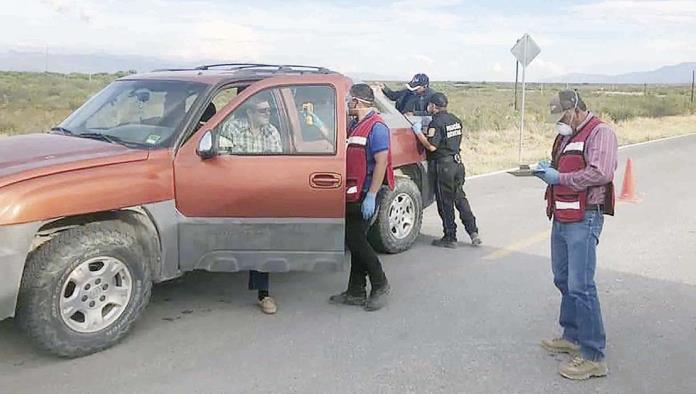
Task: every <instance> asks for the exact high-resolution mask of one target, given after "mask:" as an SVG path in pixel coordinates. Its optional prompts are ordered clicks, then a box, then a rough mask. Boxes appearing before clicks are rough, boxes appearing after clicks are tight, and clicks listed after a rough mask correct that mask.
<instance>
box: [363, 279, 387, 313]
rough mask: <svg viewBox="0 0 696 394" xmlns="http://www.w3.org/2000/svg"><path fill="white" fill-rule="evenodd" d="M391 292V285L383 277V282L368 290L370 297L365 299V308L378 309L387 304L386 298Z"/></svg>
mask: <svg viewBox="0 0 696 394" xmlns="http://www.w3.org/2000/svg"><path fill="white" fill-rule="evenodd" d="M390 292H391V286H389V281H388V280H387V279H386V278H385V279H384V283H383V284H382V285H381V286H380V287H377V288H372V291H370V298H368V299H367V303H366V304H365V310H366V311H369V312H372V311H376V310H380V309H382V308H384V307H385V306H386V305H387V298H388V296H389V293H390Z"/></svg>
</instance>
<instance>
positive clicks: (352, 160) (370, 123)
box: [346, 112, 394, 202]
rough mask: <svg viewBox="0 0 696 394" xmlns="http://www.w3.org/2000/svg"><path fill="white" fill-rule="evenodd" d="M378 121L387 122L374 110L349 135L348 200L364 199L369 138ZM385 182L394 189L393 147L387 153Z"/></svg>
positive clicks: (347, 162)
mask: <svg viewBox="0 0 696 394" xmlns="http://www.w3.org/2000/svg"><path fill="white" fill-rule="evenodd" d="M377 123H382V124H385V123H384V121H383V120H382V117H381V116H379V114H377V113H376V112H373V113H372V114H369V115H368V116H367V117H365V118H364V119H362V120H361V121H360V122H358V124H357V125H356V126H355V127H354V128H353V131H352V132H351V133H350V135H349V136H348V151H347V153H346V202H359V201H362V199H363V186H364V185H365V179H367V155H368V152H367V139H368V137H369V136H370V133H371V132H372V127H374V125H375V124H377ZM390 145H391V144H390ZM384 184H385V185H387V186H389V189H394V169H393V168H392V158H391V147H390V148H389V151H388V153H387V173H386V174H385V176H384ZM368 186H369V185H368Z"/></svg>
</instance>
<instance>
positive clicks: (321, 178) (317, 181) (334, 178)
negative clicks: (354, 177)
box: [309, 172, 341, 189]
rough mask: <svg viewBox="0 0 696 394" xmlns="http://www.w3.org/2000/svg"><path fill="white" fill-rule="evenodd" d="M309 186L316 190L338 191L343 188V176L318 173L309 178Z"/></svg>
mask: <svg viewBox="0 0 696 394" xmlns="http://www.w3.org/2000/svg"><path fill="white" fill-rule="evenodd" d="M309 184H310V185H311V186H312V187H313V188H315V189H336V188H339V187H340V186H341V175H339V174H334V173H331V172H317V173H314V174H312V175H311V176H310V177H309Z"/></svg>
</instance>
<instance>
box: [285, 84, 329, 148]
mask: <svg viewBox="0 0 696 394" xmlns="http://www.w3.org/2000/svg"><path fill="white" fill-rule="evenodd" d="M283 93H284V94H283V98H284V99H285V101H286V105H287V113H288V118H289V119H290V124H291V126H292V135H291V139H292V146H293V148H294V152H293V153H294V154H334V153H335V151H336V91H335V90H334V89H333V87H331V86H326V85H298V86H292V87H288V88H284V89H283Z"/></svg>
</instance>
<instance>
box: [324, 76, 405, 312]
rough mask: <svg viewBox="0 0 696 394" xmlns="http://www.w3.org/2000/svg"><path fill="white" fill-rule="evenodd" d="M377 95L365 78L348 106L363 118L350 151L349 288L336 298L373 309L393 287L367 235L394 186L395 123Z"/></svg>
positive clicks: (353, 91) (353, 130)
mask: <svg viewBox="0 0 696 394" xmlns="http://www.w3.org/2000/svg"><path fill="white" fill-rule="evenodd" d="M374 100H375V97H374V93H373V91H372V88H370V86H368V85H366V84H362V83H361V84H355V85H353V86H352V87H351V89H350V96H349V97H348V109H349V113H350V115H353V116H355V117H357V122H356V123H355V124H354V125H352V126H351V127H350V129H349V131H348V150H347V154H346V202H347V205H346V244H347V246H348V249H349V250H350V253H351V268H350V278H349V280H348V289H347V290H346V291H344V292H343V293H341V294H337V295H334V296H331V298H330V302H332V303H334V304H346V305H359V306H363V307H364V308H365V310H368V311H375V310H378V309H381V308H382V307H384V306H385V305H386V302H387V295H388V294H389V290H390V287H389V282H388V281H387V277H386V275H385V274H384V270H383V269H382V263H381V262H380V261H379V257H378V256H377V253H376V252H375V251H374V249H373V248H372V246H371V245H370V243H369V242H368V240H367V230H368V229H369V227H370V223H371V221H372V220H371V219H372V218H373V216H374V215H375V214H376V213H377V211H378V206H377V193H378V192H379V190H380V189H381V188H382V187H383V186H385V185H386V186H387V187H389V188H393V187H394V171H393V169H392V165H391V151H390V141H389V128H388V127H387V126H386V124H385V123H384V121H383V120H382V118H381V116H380V115H379V113H378V112H377V110H376V109H375V108H374ZM368 277H369V279H370V285H371V291H370V296H369V298H368V297H367V290H366V288H367V280H366V279H367V278H368Z"/></svg>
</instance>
